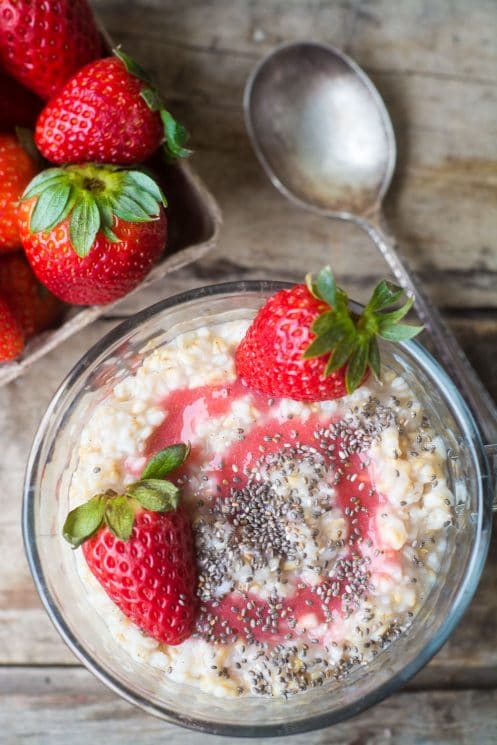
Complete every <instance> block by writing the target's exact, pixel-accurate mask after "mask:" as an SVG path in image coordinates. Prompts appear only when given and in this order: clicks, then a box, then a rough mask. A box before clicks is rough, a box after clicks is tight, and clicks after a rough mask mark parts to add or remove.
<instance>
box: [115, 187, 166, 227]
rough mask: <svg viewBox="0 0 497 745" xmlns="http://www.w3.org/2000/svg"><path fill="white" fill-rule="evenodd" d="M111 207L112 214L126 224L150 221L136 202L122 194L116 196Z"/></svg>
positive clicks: (145, 212) (148, 216)
mask: <svg viewBox="0 0 497 745" xmlns="http://www.w3.org/2000/svg"><path fill="white" fill-rule="evenodd" d="M112 207H113V212H114V214H115V215H116V216H117V217H120V218H121V220H126V221H127V222H150V220H151V219H152V218H151V217H150V215H149V214H148V213H147V211H146V210H144V209H143V207H142V206H141V205H140V204H138V202H137V201H135V200H134V199H132V197H129V196H128V195H127V194H124V193H123V192H120V193H119V195H118V196H116V198H115V199H114V201H113V204H112ZM154 217H156V215H154Z"/></svg>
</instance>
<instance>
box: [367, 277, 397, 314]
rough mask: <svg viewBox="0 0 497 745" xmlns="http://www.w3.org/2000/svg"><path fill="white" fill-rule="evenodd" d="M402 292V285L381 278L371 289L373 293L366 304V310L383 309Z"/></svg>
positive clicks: (395, 300) (393, 301)
mask: <svg viewBox="0 0 497 745" xmlns="http://www.w3.org/2000/svg"><path fill="white" fill-rule="evenodd" d="M403 293H404V290H403V289H402V287H399V286H398V285H395V284H394V283H393V282H389V281H388V279H382V280H381V282H378V284H377V285H376V287H375V288H374V290H373V294H372V296H371V299H370V301H369V303H368V304H367V306H366V312H368V311H369V312H371V311H378V310H383V309H384V308H388V306H389V305H392V304H393V303H396V302H397V300H399V299H400V298H401V297H402V295H403Z"/></svg>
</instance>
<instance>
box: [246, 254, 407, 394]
mask: <svg viewBox="0 0 497 745" xmlns="http://www.w3.org/2000/svg"><path fill="white" fill-rule="evenodd" d="M306 279H307V285H296V286H295V287H292V288H291V289H288V290H280V292H277V293H276V294H275V295H273V296H272V297H270V298H269V300H268V301H267V302H266V304H265V305H264V306H263V307H262V308H261V309H260V310H259V312H258V313H257V316H256V317H255V319H254V321H253V323H252V325H251V326H250V328H249V329H248V331H247V334H246V336H245V337H244V339H242V341H241V343H240V345H239V346H238V349H237V352H236V369H237V373H238V375H239V376H240V378H241V379H242V380H243V381H244V382H245V383H246V384H247V385H248V386H250V387H251V388H254V389H255V390H257V391H260V392H261V393H267V394H268V395H271V396H277V397H287V398H293V399H295V400H297V401H325V400H328V399H333V398H340V397H341V396H344V395H345V394H346V393H351V392H352V391H354V390H355V389H356V388H357V387H358V386H359V385H360V384H361V382H362V381H364V380H365V378H366V377H367V375H368V373H369V370H371V371H372V372H373V374H374V375H375V376H376V377H377V378H379V377H380V354H379V349H378V342H377V338H376V337H377V336H380V337H382V338H383V339H388V340H389V341H404V340H406V339H411V338H412V337H413V336H415V335H416V334H418V333H419V332H420V331H421V328H420V327H419V326H406V325H404V324H398V321H399V320H401V319H402V318H403V317H404V316H405V315H406V313H407V312H408V311H409V309H410V308H411V306H412V303H413V300H412V299H409V300H408V301H407V302H406V303H405V305H403V306H402V307H401V308H399V309H398V310H390V311H389V312H387V313H382V312H380V311H383V310H385V309H387V308H389V307H390V306H391V305H392V304H393V303H395V302H397V301H398V300H399V299H400V297H401V296H402V294H403V290H402V289H401V288H400V287H397V285H394V284H392V283H391V282H388V281H387V280H382V281H381V282H379V284H378V285H377V286H376V288H375V290H374V292H373V295H372V297H371V300H370V301H369V303H368V305H367V306H366V308H364V310H363V311H362V313H361V314H360V315H358V314H356V313H354V312H352V311H351V310H350V309H349V303H348V298H347V295H346V294H345V292H344V291H343V290H342V289H340V288H339V287H337V286H336V284H335V279H334V277H333V274H332V272H331V269H330V268H329V267H326V268H325V269H323V270H322V271H321V272H320V273H319V275H318V276H317V278H316V281H315V282H314V281H313V280H312V277H311V276H310V275H309V276H308V277H307V278H306Z"/></svg>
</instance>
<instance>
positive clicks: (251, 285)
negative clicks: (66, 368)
mask: <svg viewBox="0 0 497 745" xmlns="http://www.w3.org/2000/svg"><path fill="white" fill-rule="evenodd" d="M291 284H292V283H290V282H281V281H274V280H240V281H233V282H223V283H219V284H213V285H206V286H203V287H199V288H195V289H192V290H188V291H186V292H181V293H178V294H175V295H172V296H170V297H167V298H165V299H163V300H161V301H159V302H157V303H154V304H153V305H150V306H148V307H147V308H144V309H143V310H141V311H139V312H138V313H136V314H134V315H132V316H130V317H129V318H127V319H126V320H124V321H123V322H122V323H120V324H118V325H117V326H116V327H115V328H113V329H111V331H109V332H108V333H106V334H105V335H104V336H103V337H102V338H101V339H100V340H99V341H97V342H96V343H95V344H94V345H93V346H92V347H91V348H90V349H89V350H88V351H87V352H86V353H85V354H84V355H83V356H82V357H81V358H80V360H79V361H78V362H77V363H76V364H75V365H74V366H73V367H72V369H71V370H70V372H69V373H68V374H67V375H66V377H65V378H64V379H63V381H62V383H61V384H60V386H59V387H58V389H57V391H56V392H55V394H54V396H53V397H52V400H51V402H50V404H49V405H48V407H47V409H46V411H45V414H44V415H43V417H42V419H41V421H40V423H39V425H38V428H37V431H36V433H35V436H34V439H33V443H32V446H31V450H30V454H29V458H28V462H27V466H26V471H25V480H24V491H23V507H22V532H23V541H24V549H25V553H26V557H27V560H28V565H29V569H30V572H31V575H32V577H33V581H34V584H35V587H36V590H37V592H38V594H39V596H40V599H41V601H42V603H43V605H44V607H45V610H46V612H47V614H48V616H49V618H50V620H51V622H52V623H53V625H54V626H55V628H56V629H57V631H58V632H59V634H60V636H61V637H62V639H63V640H64V642H65V643H66V645H67V646H68V647H69V649H70V650H71V651H72V652H73V653H74V654H75V655H76V657H77V658H78V659H79V660H80V661H81V662H82V663H83V665H84V666H85V667H86V668H87V669H89V670H90V672H92V673H93V674H94V675H95V676H96V677H97V679H99V680H100V681H101V682H102V683H104V684H105V685H106V686H107V687H108V688H110V689H111V690H112V691H114V693H116V694H118V695H119V696H120V697H122V698H124V699H125V700H126V701H128V702H129V703H131V704H134V705H136V706H138V707H139V708H141V709H142V710H144V711H145V712H147V713H149V714H152V715H154V716H156V717H159V718H161V719H163V720H165V721H167V722H169V723H172V724H177V725H180V726H183V727H186V728H189V729H192V730H196V731H199V732H204V733H208V734H216V735H227V736H231V737H271V736H284V735H293V734H297V733H303V732H308V731H311V730H317V729H321V728H324V727H328V726H330V725H332V724H336V723H338V722H341V721H343V720H345V719H348V718H350V717H353V716H355V715H357V714H359V713H360V712H362V711H364V710H365V709H367V708H369V707H370V706H372V705H374V704H376V703H379V702H380V701H382V700H383V699H385V698H386V697H387V696H389V695H391V694H392V693H394V692H395V691H396V690H398V689H399V688H400V687H401V686H403V685H404V684H405V683H406V682H407V681H408V680H409V678H411V677H412V676H413V675H415V674H416V673H417V672H418V671H419V670H420V669H421V668H422V667H424V665H426V664H427V663H428V662H429V661H430V659H431V658H432V657H433V656H434V655H435V654H436V653H437V652H438V651H439V649H440V648H441V647H442V646H443V644H444V643H445V642H446V641H447V639H448V637H449V636H450V635H451V634H452V632H453V631H454V629H455V627H456V626H457V624H458V623H459V621H460V620H461V618H462V616H463V614H464V613H465V611H466V609H467V607H468V605H469V603H470V601H471V599H472V597H473V595H474V593H475V591H476V588H477V586H478V582H479V579H480V576H481V573H482V571H483V567H484V564H485V559H486V556H487V553H488V548H489V543H490V535H491V505H492V484H493V479H492V472H491V469H490V464H489V461H488V457H487V453H486V451H485V447H484V444H483V441H482V438H481V435H480V432H479V430H478V427H477V425H476V422H475V420H474V418H473V416H472V414H471V412H470V410H469V408H468V406H467V404H466V403H465V401H464V399H463V398H462V396H461V394H460V393H459V391H458V390H457V388H456V386H455V385H454V383H453V382H452V381H451V379H450V378H449V376H448V375H447V373H446V372H445V370H444V369H443V368H442V366H441V364H440V363H439V362H438V361H437V360H436V359H435V358H434V357H433V355H431V354H430V352H428V351H427V350H426V349H425V348H424V347H423V346H422V345H421V344H420V343H419V342H417V341H413V340H411V341H408V342H403V343H402V344H401V345H400V346H401V348H403V349H405V350H406V351H407V352H409V353H411V355H412V356H413V357H414V358H415V360H416V362H417V363H419V364H421V366H422V368H423V369H425V370H427V371H431V372H432V373H433V372H436V374H437V378H438V380H439V388H440V390H442V391H443V395H444V398H445V400H446V401H447V402H449V403H450V404H451V408H452V410H453V411H454V412H455V413H457V417H458V421H459V424H460V426H461V428H462V429H463V430H464V431H465V434H466V441H467V444H468V446H470V447H471V449H472V455H473V459H474V461H475V463H476V465H477V467H478V475H479V476H480V478H479V483H478V514H477V526H476V530H477V533H476V535H477V538H476V540H475V541H474V544H473V546H472V549H471V555H470V559H469V561H468V566H467V569H466V574H465V576H464V579H463V580H462V582H461V584H460V586H459V588H458V591H457V594H456V596H455V598H454V600H453V602H452V606H451V612H450V614H449V616H448V617H447V618H446V620H445V622H444V624H443V626H441V628H440V629H439V630H438V633H437V634H436V635H435V636H434V637H433V638H432V639H431V640H430V641H429V642H428V643H427V644H426V645H425V646H424V647H423V649H422V650H421V651H420V652H419V653H418V654H417V655H416V657H415V658H414V659H412V660H411V661H410V662H409V663H408V664H406V665H405V666H404V667H403V668H402V669H401V670H399V671H398V672H397V673H396V674H395V675H394V676H393V677H392V678H389V679H388V680H387V681H385V682H383V683H381V684H380V685H378V686H377V687H376V688H374V689H373V690H372V691H370V692H369V693H368V694H366V695H365V696H363V697H362V698H361V699H358V700H356V701H352V702H351V703H348V704H346V705H344V706H343V707H342V708H341V709H339V710H338V711H337V712H329V713H326V712H324V713H321V714H315V715H312V716H310V717H307V718H304V719H301V720H299V721H295V722H289V723H277V724H261V725H257V724H255V725H254V724H250V725H245V724H243V723H240V724H236V725H234V724H224V723H217V722H213V721H209V720H203V719H199V718H190V717H189V716H186V715H182V714H178V713H177V712H175V711H173V710H171V709H170V708H168V707H166V706H161V705H158V704H155V703H151V702H150V701H149V700H148V699H146V698H144V697H143V696H141V695H139V694H137V693H136V692H134V691H132V690H130V689H129V688H128V687H127V686H126V685H125V684H123V683H122V682H121V681H120V680H119V679H118V678H117V677H116V676H114V675H112V674H110V673H109V672H108V671H107V670H106V669H105V668H104V667H103V666H102V665H100V663H99V662H98V661H97V660H96V659H94V658H93V657H92V656H91V655H90V653H89V652H87V651H86V649H85V648H84V647H83V645H82V644H81V643H80V642H79V640H78V638H77V637H76V636H75V634H73V632H72V631H71V629H70V628H69V626H68V625H67V623H66V622H65V619H64V617H63V615H62V613H61V612H60V610H59V608H58V606H57V604H56V602H55V600H54V598H53V597H52V595H51V593H50V591H49V589H48V584H47V581H46V579H45V574H44V570H43V567H42V563H41V560H40V554H39V551H38V546H37V539H36V533H35V512H34V504H35V499H34V497H35V488H36V482H37V480H38V474H39V471H40V469H41V468H42V464H41V452H42V448H43V444H44V441H45V437H46V433H47V430H48V428H49V425H50V423H51V421H52V419H53V417H54V416H55V415H56V414H59V413H60V412H61V411H62V410H64V407H65V406H66V403H67V399H68V398H70V394H71V391H72V389H73V386H74V384H75V383H76V382H77V380H78V379H79V377H80V376H81V375H82V374H84V372H85V371H86V370H87V369H88V368H89V367H91V365H92V364H94V363H95V362H96V361H97V360H98V359H99V357H101V356H102V355H103V354H105V353H107V352H108V351H109V349H111V348H112V347H113V346H114V345H115V344H117V343H119V342H121V341H122V339H123V337H125V336H126V335H127V334H129V333H131V332H133V331H135V330H136V329H137V328H138V327H139V326H140V325H141V324H142V323H144V322H146V321H148V320H150V319H151V318H153V317H154V316H158V315H160V314H161V313H163V312H165V311H167V310H169V309H171V308H175V307H177V306H180V305H184V304H186V303H188V302H190V301H196V300H199V299H202V298H209V297H216V296H223V295H224V296H228V295H232V294H242V293H248V294H251V295H257V294H258V295H261V296H263V297H264V296H266V295H267V294H268V293H269V292H276V291H278V290H280V289H285V288H288V287H290V286H291ZM289 701H291V699H289Z"/></svg>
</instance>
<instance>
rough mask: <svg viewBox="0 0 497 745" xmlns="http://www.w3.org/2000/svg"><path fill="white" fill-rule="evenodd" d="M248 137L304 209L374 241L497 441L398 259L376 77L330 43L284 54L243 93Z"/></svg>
mask: <svg viewBox="0 0 497 745" xmlns="http://www.w3.org/2000/svg"><path fill="white" fill-rule="evenodd" d="M244 111H245V122H246V126H247V130H248V133H249V136H250V139H251V141H252V145H253V147H254V150H255V153H256V155H257V157H258V158H259V161H260V162H261V164H262V166H263V168H264V170H265V171H266V173H267V175H268V176H269V178H270V180H271V182H272V183H273V185H274V186H275V187H276V188H277V189H279V191H280V192H281V193H282V194H284V196H286V197H287V198H288V199H290V200H291V201H292V202H294V203H295V204H296V205H297V206H299V207H304V208H306V209H308V210H311V211H312V212H316V213H318V214H321V215H325V216H326V217H332V218H338V219H340V220H349V221H351V222H354V223H356V224H357V225H359V226H360V227H361V228H362V229H363V230H365V231H366V233H367V234H368V235H369V236H370V237H371V238H372V239H373V241H374V243H375V245H376V247H377V248H378V249H379V251H380V252H381V253H382V255H383V257H384V258H385V260H386V261H387V263H388V264H389V266H390V269H391V270H392V272H393V274H394V276H395V277H396V279H397V281H398V282H399V283H400V284H401V285H402V287H403V288H404V289H405V290H406V291H407V292H408V293H409V294H411V295H413V296H414V298H415V308H416V311H417V313H418V315H419V317H420V319H421V321H422V322H423V324H424V325H425V327H426V329H427V331H428V332H429V333H430V334H431V336H432V339H433V341H434V343H435V345H436V348H437V351H438V354H439V356H440V358H441V359H442V361H443V362H444V364H445V365H446V367H447V369H448V370H449V372H450V373H451V375H452V378H453V379H454V381H455V383H456V385H457V386H458V388H459V389H460V391H461V393H462V394H463V395H464V397H465V399H466V401H467V403H468V404H469V405H470V407H471V409H472V410H473V413H474V415H475V417H476V418H477V420H478V422H479V425H480V428H481V430H482V433H483V435H484V438H485V439H486V441H487V443H497V407H496V405H495V403H494V401H493V400H492V399H491V397H490V395H489V394H488V392H487V391H486V390H485V388H484V387H483V384H482V382H481V380H480V379H479V377H478V376H477V374H476V372H475V371H474V370H473V368H472V367H471V365H470V363H469V361H468V359H467V357H466V355H465V354H464V352H463V350H462V349H461V347H460V346H459V343H458V342H457V340H456V338H455V337H454V335H453V333H452V331H451V330H450V329H449V327H448V326H447V325H446V323H445V321H444V320H443V319H442V317H441V316H440V314H439V312H438V311H437V309H436V308H435V307H434V306H433V304H432V303H431V302H430V301H429V300H428V298H427V297H426V296H425V293H424V290H423V289H422V286H421V283H420V280H419V279H418V278H417V277H416V275H415V274H414V273H413V272H412V271H410V270H409V269H408V268H407V267H406V265H405V263H404V262H403V260H401V259H400V257H399V256H398V254H397V250H396V243H395V239H394V238H393V236H391V235H390V234H389V233H388V232H387V230H386V227H385V221H384V218H383V215H382V211H381V203H382V199H383V197H384V195H385V193H386V191H387V189H388V187H389V185H390V181H391V178H392V174H393V171H394V167H395V156H396V147H395V138H394V133H393V128H392V124H391V121H390V118H389V116H388V112H387V110H386V108H385V105H384V103H383V101H382V99H381V97H380V95H379V93H378V91H377V90H376V88H375V87H374V85H373V84H372V82H371V80H370V79H369V78H368V77H367V75H366V74H365V73H364V72H363V70H361V68H360V67H359V66H358V65H356V64H355V62H354V61H353V60H351V59H350V58H349V57H347V55H345V54H343V52H340V51H339V50H338V49H334V48H333V47H331V46H327V45H324V44H316V43H314V42H297V43H294V44H285V45H283V46H280V47H277V48H276V49H275V50H273V51H272V52H271V53H270V54H268V55H267V56H266V57H264V58H263V59H262V60H261V62H259V64H258V65H257V66H256V68H255V70H254V71H253V73H252V74H251V76H250V78H249V79H248V81H247V85H246V88H245V95H244Z"/></svg>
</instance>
